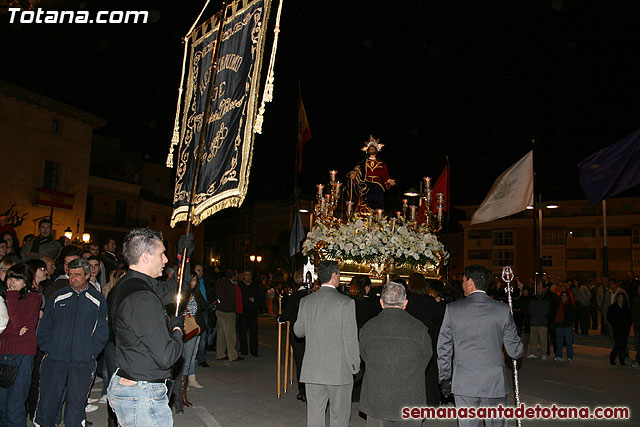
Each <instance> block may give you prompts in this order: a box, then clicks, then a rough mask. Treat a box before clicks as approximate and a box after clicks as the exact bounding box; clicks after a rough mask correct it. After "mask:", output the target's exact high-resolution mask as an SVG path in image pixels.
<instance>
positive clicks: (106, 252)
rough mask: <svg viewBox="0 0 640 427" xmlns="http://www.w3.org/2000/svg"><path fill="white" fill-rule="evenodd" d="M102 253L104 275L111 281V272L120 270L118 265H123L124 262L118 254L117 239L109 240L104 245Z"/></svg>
mask: <svg viewBox="0 0 640 427" xmlns="http://www.w3.org/2000/svg"><path fill="white" fill-rule="evenodd" d="M102 249H103V250H102V253H101V254H100V261H102V264H103V265H104V269H105V271H104V273H105V275H106V276H107V280H109V278H110V277H109V276H110V275H111V272H112V271H113V270H115V269H116V268H118V265H120V264H122V262H123V260H122V258H121V257H119V256H118V254H117V253H116V241H115V239H107V240H106V241H105V242H104V244H103V245H102Z"/></svg>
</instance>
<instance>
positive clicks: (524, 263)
mask: <svg viewBox="0 0 640 427" xmlns="http://www.w3.org/2000/svg"><path fill="white" fill-rule="evenodd" d="M557 204H558V208H555V209H548V208H546V207H545V206H547V204H546V203H542V204H541V205H542V206H543V207H542V208H541V209H542V239H541V240H542V245H541V248H542V249H541V251H540V253H539V254H538V253H537V249H536V248H537V245H536V244H535V242H536V240H538V239H539V237H537V236H538V235H539V232H538V230H536V240H534V222H533V214H534V213H535V214H536V220H537V218H538V214H539V211H538V208H540V207H539V206H537V207H536V209H535V210H527V211H525V212H521V213H519V214H516V215H512V216H510V217H507V218H503V219H499V220H495V221H490V222H487V223H483V224H476V225H473V226H472V225H471V215H473V213H474V212H475V211H476V209H477V208H478V207H477V206H460V207H458V208H459V209H462V210H464V211H465V213H466V218H467V219H466V220H463V221H460V223H461V225H462V226H463V228H464V264H465V265H468V264H482V265H485V266H486V267H487V268H489V269H490V270H491V271H492V273H493V274H494V275H499V274H500V273H501V271H502V268H503V267H504V266H505V265H510V266H513V268H514V271H515V273H516V274H517V275H519V276H520V279H521V280H522V281H526V280H529V279H532V278H533V275H534V264H535V263H537V264H542V271H545V272H548V273H549V274H551V277H552V279H555V278H557V277H558V276H562V277H564V278H577V279H580V280H589V279H601V278H602V277H603V267H604V264H603V262H604V258H605V251H604V236H605V233H604V220H605V217H604V216H603V208H602V205H601V204H599V205H595V206H594V205H591V204H590V203H589V202H588V201H587V200H567V201H562V202H558V203H557ZM606 208H607V212H606V223H607V227H606V228H607V253H608V257H607V258H608V270H609V271H608V276H609V277H613V278H616V279H623V278H625V277H626V272H627V271H633V272H635V273H638V272H639V270H640V198H636V197H625V198H617V199H609V200H607V201H606ZM538 227H539V225H538V224H536V229H538Z"/></svg>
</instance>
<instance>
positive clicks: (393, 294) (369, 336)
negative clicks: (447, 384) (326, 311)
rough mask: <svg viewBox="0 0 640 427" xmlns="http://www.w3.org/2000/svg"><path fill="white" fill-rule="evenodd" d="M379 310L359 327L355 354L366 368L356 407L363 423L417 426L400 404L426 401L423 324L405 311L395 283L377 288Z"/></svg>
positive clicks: (426, 341)
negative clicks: (357, 352) (364, 417)
mask: <svg viewBox="0 0 640 427" xmlns="http://www.w3.org/2000/svg"><path fill="white" fill-rule="evenodd" d="M380 305H381V306H382V309H383V310H382V312H381V313H380V314H378V315H377V316H376V317H374V318H373V319H371V320H369V321H368V322H367V323H366V324H365V325H364V326H363V327H362V329H361V330H360V355H361V356H362V360H364V362H365V364H366V366H367V370H366V372H365V374H364V380H363V382H362V392H361V394H360V410H361V411H362V412H364V413H365V414H367V426H368V427H387V426H395V425H403V426H405V425H415V426H420V425H421V424H422V420H421V419H419V420H413V419H410V420H403V419H402V408H403V407H423V406H426V404H427V399H426V392H425V379H424V376H425V371H426V369H427V364H428V363H429V360H430V359H431V355H432V353H433V351H432V349H431V338H430V337H429V331H428V329H427V327H426V326H425V325H423V324H422V322H420V321H419V320H418V319H416V318H414V317H413V316H411V315H410V314H409V313H407V312H406V311H404V309H405V308H406V306H407V294H406V291H405V289H404V286H402V285H401V284H399V283H395V282H389V283H387V284H386V285H384V288H383V289H382V298H380Z"/></svg>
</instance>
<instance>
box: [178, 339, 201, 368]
mask: <svg viewBox="0 0 640 427" xmlns="http://www.w3.org/2000/svg"><path fill="white" fill-rule="evenodd" d="M199 343H200V335H198V336H197V337H195V338H191V339H190V340H189V341H187V342H186V343H184V347H183V350H182V357H183V359H184V364H183V365H182V375H194V374H195V373H196V352H197V351H198V344H199Z"/></svg>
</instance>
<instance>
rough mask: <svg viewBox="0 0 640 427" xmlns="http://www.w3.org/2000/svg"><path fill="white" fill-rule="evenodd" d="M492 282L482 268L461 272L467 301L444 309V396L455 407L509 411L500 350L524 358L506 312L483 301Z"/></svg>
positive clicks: (441, 366) (440, 340) (497, 421)
mask: <svg viewBox="0 0 640 427" xmlns="http://www.w3.org/2000/svg"><path fill="white" fill-rule="evenodd" d="M490 281H491V274H490V273H489V270H487V269H486V267H484V266H482V265H478V264H475V265H471V266H468V267H466V268H465V269H464V280H463V282H462V288H463V290H464V295H465V297H466V298H465V299H463V300H459V301H455V302H452V303H450V304H449V305H448V306H447V309H446V311H445V314H444V320H443V322H442V328H441V329H440V335H439V336H438V369H439V371H440V382H441V384H442V390H443V394H445V396H446V395H448V394H449V393H453V395H454V397H455V402H456V406H458V407H479V406H483V407H486V406H498V405H500V404H502V405H503V406H506V405H508V404H509V397H508V393H509V391H510V390H509V384H510V381H509V380H508V378H507V369H506V367H505V364H504V360H503V356H502V347H503V345H504V348H505V349H506V351H507V354H508V355H509V357H511V358H513V359H518V358H520V357H522V353H523V347H522V341H521V340H520V337H519V336H518V333H517V330H516V325H515V322H514V321H513V316H512V315H511V311H510V310H509V306H508V305H507V304H504V303H502V302H499V301H495V300H492V299H491V298H489V297H488V296H487V293H486V290H487V288H488V287H489V283H490ZM452 378H453V382H452ZM484 421H485V423H486V425H487V426H504V427H506V426H507V425H508V423H507V421H506V420H504V419H485V420H484ZM481 424H482V420H481V419H473V420H467V419H458V425H459V426H461V427H467V426H480V425H481Z"/></svg>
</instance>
